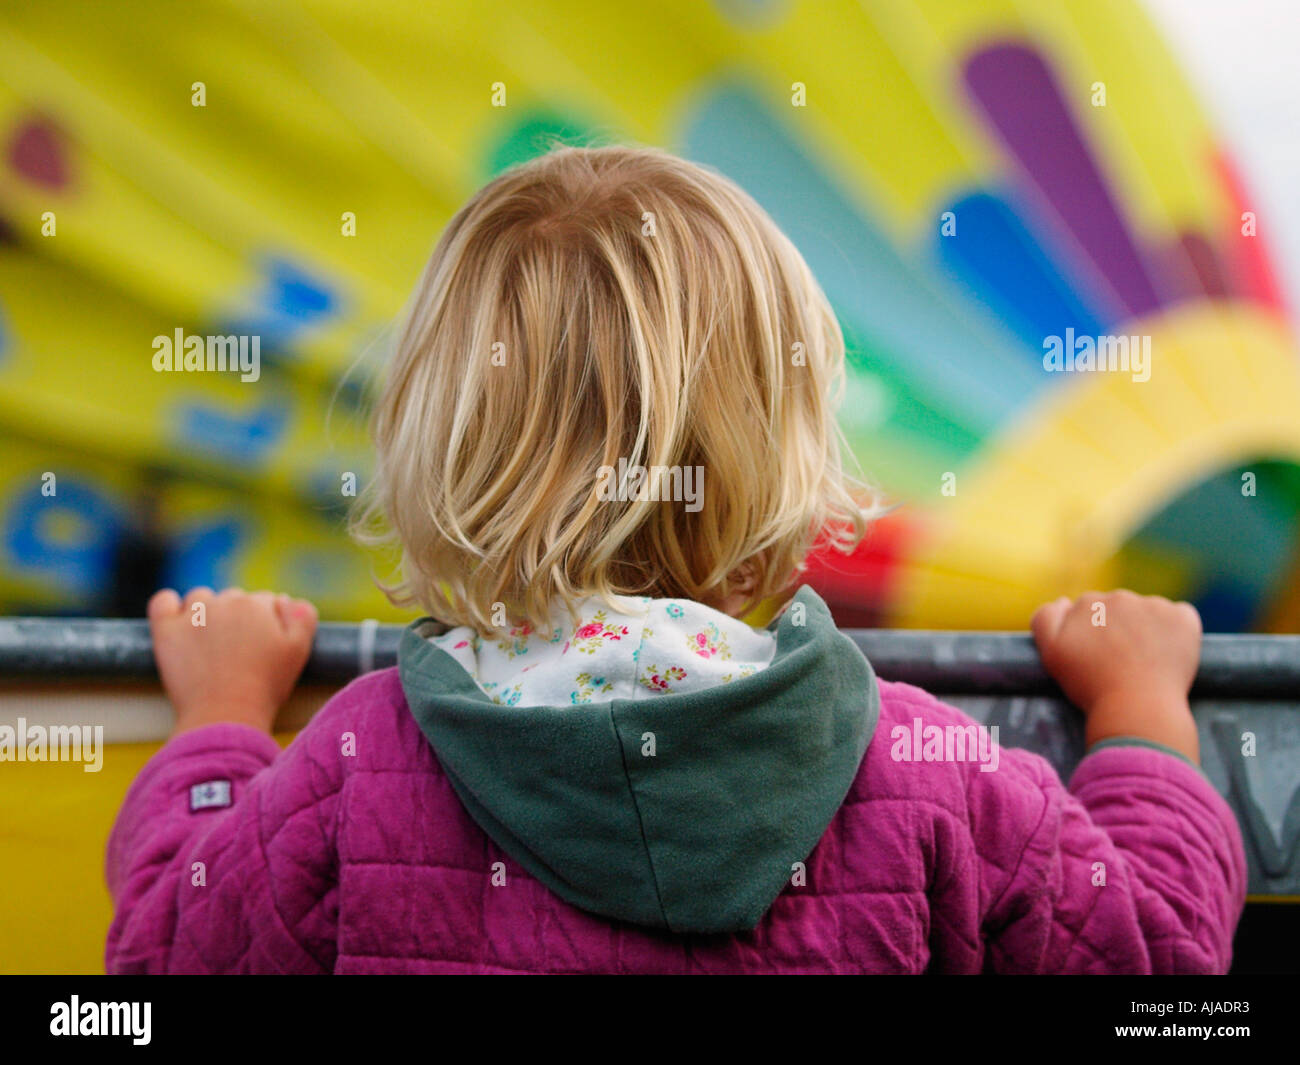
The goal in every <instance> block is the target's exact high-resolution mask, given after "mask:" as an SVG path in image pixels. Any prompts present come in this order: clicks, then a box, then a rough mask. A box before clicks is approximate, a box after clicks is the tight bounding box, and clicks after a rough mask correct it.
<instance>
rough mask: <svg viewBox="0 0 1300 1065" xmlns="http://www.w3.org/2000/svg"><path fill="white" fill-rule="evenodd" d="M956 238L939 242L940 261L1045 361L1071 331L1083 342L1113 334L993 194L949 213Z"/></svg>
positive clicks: (976, 195) (967, 200)
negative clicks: (1048, 342) (1048, 341)
mask: <svg viewBox="0 0 1300 1065" xmlns="http://www.w3.org/2000/svg"><path fill="white" fill-rule="evenodd" d="M948 210H949V211H951V212H952V215H953V221H954V230H955V231H954V232H953V233H952V234H951V235H949V236H942V235H939V236H936V238H935V241H936V245H935V246H936V250H937V252H938V258H939V261H940V263H941V264H942V265H943V267H944V269H946V270H947V271H948V272H949V274H950V275H951V276H952V277H953V278H954V279H955V280H956V281H958V282H960V283H961V284H963V285H965V286H967V287H968V288H969V289H970V291H971V293H972V294H973V295H974V296H975V298H977V299H979V300H981V301H983V302H984V303H986V304H987V305H988V306H989V307H990V308H992V309H993V310H994V311H996V312H997V314H998V315H999V317H1001V318H1002V320H1003V322H1005V323H1006V325H1007V328H1009V329H1011V330H1013V331H1014V332H1015V333H1016V334H1017V335H1018V336H1020V337H1022V338H1023V339H1024V341H1025V343H1026V344H1028V345H1029V347H1030V348H1032V349H1033V352H1034V355H1033V358H1034V359H1035V361H1037V360H1039V359H1041V354H1042V351H1043V339H1044V337H1048V336H1061V335H1063V333H1064V331H1065V330H1066V329H1067V328H1071V329H1073V330H1074V331H1075V333H1076V335H1080V336H1100V335H1102V334H1108V333H1109V332H1110V328H1109V327H1110V326H1111V325H1112V324H1113V320H1112V319H1109V318H1107V319H1104V320H1103V319H1102V318H1101V317H1100V316H1099V315H1097V314H1095V313H1094V312H1093V310H1092V309H1090V308H1089V307H1087V306H1086V305H1085V304H1084V302H1083V300H1081V299H1080V298H1079V296H1078V295H1077V292H1076V288H1075V286H1074V285H1073V284H1072V283H1071V281H1069V280H1068V279H1067V278H1066V277H1064V276H1062V273H1061V271H1060V270H1058V269H1057V267H1056V265H1055V264H1054V263H1053V261H1052V260H1051V258H1049V256H1048V255H1047V254H1046V252H1044V250H1043V249H1042V247H1041V246H1040V245H1039V243H1038V242H1037V241H1036V240H1035V239H1034V236H1033V234H1032V233H1030V232H1029V230H1028V229H1026V228H1025V226H1024V224H1023V223H1022V222H1021V221H1020V218H1019V217H1018V216H1017V214H1016V212H1015V211H1014V210H1013V209H1012V208H1011V207H1010V206H1009V205H1008V204H1007V203H1006V201H1004V200H1003V199H1001V198H1000V197H998V196H996V195H994V194H992V193H990V192H984V191H980V192H973V193H971V194H970V195H967V196H964V197H962V198H961V199H960V200H958V201H957V202H955V203H954V204H952V205H951V206H950V207H949V208H948Z"/></svg>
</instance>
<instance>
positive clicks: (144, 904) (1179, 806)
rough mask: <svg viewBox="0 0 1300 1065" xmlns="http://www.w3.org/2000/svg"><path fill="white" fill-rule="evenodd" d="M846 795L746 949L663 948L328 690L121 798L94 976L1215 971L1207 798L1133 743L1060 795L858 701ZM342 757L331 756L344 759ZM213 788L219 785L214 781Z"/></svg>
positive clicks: (364, 685)
mask: <svg viewBox="0 0 1300 1065" xmlns="http://www.w3.org/2000/svg"><path fill="white" fill-rule="evenodd" d="M880 696H881V698H880V719H879V724H878V727H877V728H876V731H875V735H874V739H873V740H872V742H871V743H870V745H869V746H868V748H867V752H866V755H865V757H864V758H863V759H862V762H861V765H860V768H859V769H858V772H857V775H856V778H854V779H853V781H852V784H851V786H850V787H849V791H848V795H847V798H846V799H845V800H844V802H843V804H842V805H841V806H840V807H839V809H838V812H836V813H834V815H833V816H832V817H831V820H830V823H829V826H828V827H827V828H826V830H825V832H824V834H823V835H822V837H821V840H820V842H819V843H817V844H816V846H815V847H814V849H813V850H812V853H811V854H810V855H808V856H807V859H806V861H805V862H804V866H805V870H804V872H803V875H801V876H797V877H795V878H793V882H792V883H791V884H790V885H789V886H787V887H786V888H785V890H784V891H782V892H781V894H780V895H779V896H778V897H777V898H776V899H775V901H774V902H773V903H772V904H771V906H770V908H769V909H768V910H767V912H766V914H765V915H764V916H763V917H762V919H761V921H759V923H758V925H757V927H755V928H754V929H753V930H752V931H745V932H740V933H733V934H726V935H675V934H672V933H669V932H663V931H656V930H652V929H647V928H642V927H638V926H635V925H631V924H625V923H620V922H614V921H608V920H605V919H603V918H600V917H597V916H594V915H592V914H590V913H587V912H584V911H583V910H580V909H577V908H575V907H574V906H571V905H569V904H568V903H566V902H564V901H562V900H561V899H560V898H559V897H558V896H557V895H556V894H554V893H552V891H551V890H549V889H548V888H547V887H545V886H543V885H542V884H541V883H539V882H538V881H537V880H535V879H533V878H532V877H531V876H530V875H529V874H528V873H527V872H525V871H524V868H523V867H522V866H521V865H519V864H518V863H517V862H515V861H513V860H512V859H511V858H510V857H508V856H507V854H506V853H505V852H504V851H502V850H501V849H499V848H498V847H497V845H496V844H494V843H493V842H492V841H491V839H490V838H489V837H488V835H486V834H485V833H484V831H483V830H482V829H480V828H479V826H478V824H476V822H475V821H474V820H473V819H471V817H470V816H469V815H468V814H467V812H466V809H465V807H464V806H463V805H462V802H461V801H460V799H458V797H457V794H456V792H455V791H454V790H453V787H452V783H451V781H450V780H449V777H448V775H447V774H446V772H445V771H444V770H443V768H441V767H440V764H439V761H438V760H437V759H436V758H435V756H434V753H433V751H432V749H431V748H430V745H429V743H428V742H427V741H426V739H425V736H424V734H422V732H421V730H420V728H419V726H418V725H417V723H416V721H415V720H414V719H413V717H412V714H411V712H410V710H409V709H408V706H407V703H406V699H405V697H404V694H403V688H402V684H401V681H400V680H399V677H398V672H397V670H395V669H390V670H384V671H381V672H378V673H373V674H370V675H367V676H365V677H362V678H360V679H359V680H357V681H355V682H354V683H352V684H351V685H349V686H348V687H347V688H346V689H345V690H344V691H343V692H341V693H340V694H338V695H337V696H335V697H334V698H333V699H332V700H331V701H330V702H329V703H328V704H327V705H326V707H325V708H324V709H323V710H322V711H321V712H320V714H318V715H317V717H316V718H315V719H314V720H313V721H312V722H311V724H310V725H309V726H308V727H307V728H306V729H304V730H303V732H302V733H301V734H299V735H298V736H297V737H296V739H295V740H294V742H293V743H292V744H291V745H290V746H289V747H288V749H286V750H285V751H283V752H281V751H280V749H279V747H278V746H277V744H276V743H275V742H274V741H273V740H272V739H271V738H270V737H268V736H266V735H263V734H261V733H258V732H256V731H254V730H253V729H251V728H247V727H244V726H239V725H213V726H209V727H207V728H203V729H199V730H197V731H194V732H190V733H188V734H184V735H181V736H179V737H177V738H176V739H174V740H172V741H171V742H169V743H168V744H166V746H164V747H163V749H162V750H161V751H159V753H158V754H157V755H156V756H155V757H154V758H153V759H152V761H150V763H149V764H148V765H147V766H146V768H145V769H144V770H143V772H142V773H141V774H140V776H139V778H138V779H137V780H136V781H135V782H134V784H133V785H132V787H131V789H130V791H129V793H128V796H127V798H126V801H125V804H124V806H123V808H122V811H121V814H120V816H119V818H118V821H117V824H116V825H115V827H114V830H113V833H112V837H111V839H110V842H109V850H108V860H107V872H108V881H109V886H110V888H111V890H112V893H113V895H114V898H115V900H116V905H117V912H116V917H115V919H114V921H113V924H112V928H111V930H110V933H109V938H108V946H107V967H108V970H109V971H110V972H202V973H210V972H294V973H313V972H325V973H328V972H339V973H373V972H410V973H432V972H459V973H483V972H502V973H536V972H565V973H576V972H619V973H629V972H650V971H654V972H690V973H703V972H772V971H776V972H839V973H843V972H896V973H919V972H922V971H923V970H931V971H942V972H954V973H978V972H981V971H986V970H995V971H1000V972H1020V973H1031V972H1134V973H1149V972H1193V973H1214V972H1223V971H1224V970H1225V969H1226V968H1227V966H1228V964H1229V960H1230V954H1231V941H1232V934H1233V929H1234V927H1235V924H1236V921H1237V918H1238V917H1239V915H1240V911H1241V906H1242V903H1243V898H1244V892H1245V860H1244V857H1243V851H1242V844H1241V838H1240V835H1239V833H1238V829H1237V826H1236V823H1235V822H1234V820H1233V817H1232V814H1231V812H1230V811H1229V809H1228V806H1227V805H1226V804H1225V803H1224V801H1223V800H1222V799H1221V798H1220V797H1219V795H1218V794H1217V793H1216V792H1215V790H1214V789H1213V788H1212V787H1211V786H1210V784H1209V783H1208V782H1207V781H1206V779H1205V778H1204V777H1203V776H1202V775H1201V774H1200V773H1199V772H1198V771H1197V770H1196V769H1194V768H1193V767H1192V766H1190V765H1189V764H1187V763H1185V762H1183V761H1181V760H1180V759H1178V758H1176V757H1173V756H1171V755H1169V754H1166V753H1163V752H1160V751H1156V750H1152V749H1148V748H1143V747H1139V746H1127V747H1124V746H1121V747H1110V748H1106V749H1102V750H1098V751H1096V752H1095V753H1093V754H1091V755H1089V756H1088V757H1087V758H1085V759H1084V761H1083V762H1082V764H1081V765H1080V766H1079V768H1078V770H1077V772H1076V773H1075V774H1074V777H1073V779H1072V781H1071V782H1070V786H1069V789H1068V790H1067V789H1066V788H1065V787H1063V786H1062V784H1061V782H1060V780H1059V779H1058V777H1057V776H1056V774H1055V773H1054V771H1053V770H1052V769H1051V767H1050V766H1048V765H1047V763H1046V762H1044V761H1043V760H1042V759H1040V758H1038V757H1036V756H1034V755H1030V754H1027V753H1025V752H1022V751H1016V750H1010V749H1004V750H1002V752H1001V760H1000V764H999V766H998V769H997V771H996V772H990V773H986V772H981V771H980V770H979V768H978V766H976V765H974V764H971V763H960V762H951V761H949V762H915V763H911V764H907V765H900V764H899V763H898V762H897V761H895V760H894V759H893V758H891V753H890V752H891V743H890V733H891V730H892V729H894V728H895V726H899V725H901V726H904V727H907V728H911V727H912V726H913V724H914V721H915V719H917V718H921V719H922V720H923V721H924V722H925V723H927V724H939V725H945V724H959V725H968V724H970V721H969V719H968V718H966V717H965V716H964V715H962V714H961V713H960V712H959V711H957V710H955V709H953V708H951V707H948V706H946V705H944V704H942V703H940V702H939V701H937V700H936V699H934V698H933V697H931V696H930V695H928V694H927V693H925V692H923V691H920V690H918V689H916V688H913V687H909V686H906V685H901V684H889V683H884V682H882V683H881V684H880ZM349 743H350V744H351V748H350V749H349V750H347V751H346V753H343V747H344V745H347V744H349ZM226 782H228V786H227V783H226Z"/></svg>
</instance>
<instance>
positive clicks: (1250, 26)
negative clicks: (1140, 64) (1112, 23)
mask: <svg viewBox="0 0 1300 1065" xmlns="http://www.w3.org/2000/svg"><path fill="white" fill-rule="evenodd" d="M1142 2H1143V3H1144V4H1145V6H1146V8H1147V10H1148V11H1149V12H1150V13H1151V17H1152V19H1153V20H1154V22H1155V23H1156V25H1157V26H1158V27H1159V28H1160V29H1161V31H1162V32H1163V33H1164V37H1165V40H1166V41H1167V42H1168V44H1169V46H1170V47H1171V48H1172V50H1173V52H1174V54H1175V55H1176V56H1177V57H1178V59H1179V61H1180V62H1181V65H1182V67H1183V70H1184V72H1185V73H1186V74H1187V77H1188V80H1189V81H1190V82H1191V85H1192V88H1193V90H1194V91H1195V92H1196V95H1197V96H1198V97H1199V99H1200V101H1201V103H1202V105H1203V106H1204V107H1205V109H1206V111H1207V112H1208V114H1209V116H1210V119H1211V121H1212V122H1213V123H1214V127H1215V130H1216V132H1217V134H1218V136H1219V139H1220V141H1221V143H1223V144H1224V145H1226V147H1227V148H1228V150H1229V151H1230V152H1231V154H1232V156H1233V158H1234V159H1235V160H1236V163H1237V169H1238V170H1239V171H1240V173H1241V175H1242V180H1243V183H1244V184H1245V186H1246V189H1247V192H1248V193H1249V194H1250V195H1251V196H1252V197H1253V198H1255V199H1256V200H1257V201H1258V205H1257V206H1254V205H1247V206H1248V207H1250V209H1253V210H1255V212H1256V215H1257V217H1258V221H1259V231H1260V235H1261V236H1263V237H1264V239H1265V240H1267V241H1268V246H1269V249H1270V250H1271V251H1272V253H1273V265H1274V266H1275V268H1276V271H1277V276H1278V281H1279V284H1280V285H1281V286H1282V288H1283V290H1284V292H1285V293H1286V296H1287V299H1288V302H1289V303H1290V305H1291V307H1293V308H1300V0H1142Z"/></svg>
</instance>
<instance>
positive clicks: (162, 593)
mask: <svg viewBox="0 0 1300 1065" xmlns="http://www.w3.org/2000/svg"><path fill="white" fill-rule="evenodd" d="M180 612H181V597H180V596H179V595H177V594H176V590H175V589H174V588H160V589H159V590H158V591H156V592H154V593H153V595H152V596H150V597H149V605H148V607H147V608H146V611H145V613H146V614H147V615H148V618H149V620H150V621H151V622H152V621H162V620H164V619H165V618H169V617H172V616H174V615H176V614H179V613H180Z"/></svg>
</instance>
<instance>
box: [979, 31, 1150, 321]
mask: <svg viewBox="0 0 1300 1065" xmlns="http://www.w3.org/2000/svg"><path fill="white" fill-rule="evenodd" d="M966 85H967V87H968V88H969V90H970V92H971V95H972V96H974V98H975V99H976V101H978V103H979V105H980V107H981V108H982V109H983V110H984V113H985V115H986V116H987V117H988V120H989V121H990V122H991V123H992V124H993V126H994V127H995V128H996V129H997V131H998V134H999V135H1000V136H1001V138H1002V140H1003V142H1004V143H1005V144H1006V146H1007V148H1008V150H1009V151H1010V152H1011V154H1012V155H1013V156H1015V158H1016V159H1017V160H1018V161H1019V163H1020V165H1021V167H1022V168H1023V169H1024V171H1025V173H1026V174H1027V175H1028V177H1029V179H1030V180H1031V181H1032V182H1033V184H1034V185H1035V186H1036V187H1037V189H1038V191H1039V193H1040V194H1041V195H1042V196H1043V197H1044V198H1045V200H1046V201H1047V203H1048V204H1049V205H1050V207H1051V208H1052V209H1053V210H1054V211H1055V212H1056V213H1057V215H1058V216H1059V217H1060V219H1061V221H1062V222H1063V223H1064V225H1065V226H1066V228H1067V229H1068V230H1069V231H1070V233H1071V234H1072V235H1073V236H1074V239H1075V240H1076V241H1077V242H1078V244H1079V245H1080V246H1081V247H1082V248H1083V249H1084V251H1085V252H1086V253H1087V255H1088V257H1089V258H1090V259H1092V261H1093V263H1095V264H1096V267H1097V269H1099V270H1100V271H1101V272H1102V273H1103V274H1104V275H1105V277H1106V279H1107V280H1108V281H1109V282H1110V285H1111V287H1112V288H1113V289H1114V291H1115V293H1116V295H1117V296H1118V297H1119V299H1120V300H1121V301H1122V302H1123V303H1124V305H1125V307H1126V308H1127V310H1128V312H1129V313H1130V314H1132V315H1140V314H1145V313H1147V312H1149V311H1153V310H1155V309H1156V308H1157V307H1159V306H1160V299H1159V298H1158V297H1157V296H1156V293H1155V289H1154V287H1153V286H1152V283H1151V278H1150V277H1149V276H1148V275H1147V270H1146V267H1145V266H1144V265H1143V262H1142V258H1141V256H1140V255H1139V254H1138V251H1137V247H1136V245H1135V244H1134V242H1133V240H1132V239H1131V238H1130V236H1129V232H1128V228H1127V227H1126V226H1125V224H1124V220H1123V219H1122V218H1121V216H1120V213H1119V211H1118V209H1117V208H1116V206H1115V202H1114V200H1113V199H1112V197H1111V195H1110V191H1109V189H1108V188H1107V187H1106V182H1105V180H1104V179H1103V178H1102V176H1101V172H1100V171H1099V169H1098V167H1097V165H1096V163H1095V162H1094V160H1093V157H1092V153H1091V151H1090V150H1089V148H1088V145H1087V144H1086V143H1085V142H1084V140H1083V136H1082V134H1081V133H1080V131H1079V128H1078V126H1077V125H1076V124H1075V121H1074V119H1073V117H1072V116H1071V114H1070V109H1069V108H1068V107H1067V106H1066V104H1065V101H1064V99H1063V98H1062V96H1061V92H1060V89H1059V87H1058V86H1057V83H1056V80H1055V79H1054V78H1053V76H1052V72H1051V71H1050V70H1049V69H1048V67H1047V64H1046V63H1044V62H1043V60H1042V58H1041V57H1040V56H1039V54H1038V53H1037V52H1036V51H1034V50H1033V49H1032V48H1028V47H1026V46H1024V45H1021V44H999V45H995V46H994V47H991V48H986V49H984V50H983V51H981V52H977V53H976V54H975V55H974V56H972V57H971V59H970V61H969V62H968V63H967V64H966Z"/></svg>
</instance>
